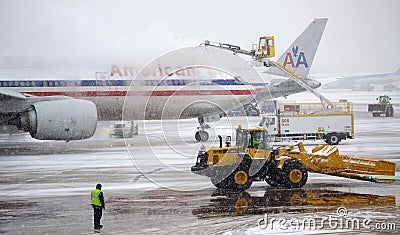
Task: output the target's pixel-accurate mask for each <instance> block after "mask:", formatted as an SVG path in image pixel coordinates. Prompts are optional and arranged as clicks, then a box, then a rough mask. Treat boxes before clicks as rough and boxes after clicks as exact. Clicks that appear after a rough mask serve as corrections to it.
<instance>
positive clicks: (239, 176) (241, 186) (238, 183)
mask: <svg viewBox="0 0 400 235" xmlns="http://www.w3.org/2000/svg"><path fill="white" fill-rule="evenodd" d="M229 179H230V180H229V181H230V186H231V188H232V189H235V190H246V189H248V188H250V186H251V184H252V183H253V181H252V179H251V177H250V175H249V170H248V168H247V167H245V166H243V165H239V167H238V168H237V169H236V170H235V171H234V172H233V173H232V174H231V175H230V176H229Z"/></svg>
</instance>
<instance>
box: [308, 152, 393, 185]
mask: <svg viewBox="0 0 400 235" xmlns="http://www.w3.org/2000/svg"><path fill="white" fill-rule="evenodd" d="M308 157H309V159H310V162H311V163H312V164H313V166H312V167H308V168H311V170H312V171H314V172H317V173H321V174H330V175H336V176H342V177H348V178H353V179H361V180H370V181H377V180H376V179H377V178H371V177H370V178H368V179H367V178H365V177H363V176H365V175H384V176H394V175H395V170H396V163H394V162H390V161H386V160H382V159H373V158H367V157H362V156H349V155H344V154H339V150H338V148H337V146H333V145H318V146H316V147H315V148H313V150H312V153H310V154H308Z"/></svg>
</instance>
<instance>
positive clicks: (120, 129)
mask: <svg viewBox="0 0 400 235" xmlns="http://www.w3.org/2000/svg"><path fill="white" fill-rule="evenodd" d="M138 132H139V128H138V125H135V124H134V122H133V121H121V122H116V123H114V124H113V125H112V126H111V127H110V131H109V135H110V137H113V136H116V137H123V138H126V137H127V138H132V137H133V136H134V135H137V134H138Z"/></svg>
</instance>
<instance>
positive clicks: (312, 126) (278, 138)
mask: <svg viewBox="0 0 400 235" xmlns="http://www.w3.org/2000/svg"><path fill="white" fill-rule="evenodd" d="M324 105H326V104H323V103H319V102H296V101H278V100H273V101H271V103H270V104H269V107H270V109H269V110H270V111H269V113H265V114H262V120H261V122H260V124H259V126H260V127H263V128H265V129H266V130H267V132H268V135H269V137H270V139H271V141H273V142H282V141H292V140H320V139H323V140H325V142H326V143H327V144H331V145H337V144H339V143H340V141H342V140H345V139H348V138H349V139H354V115H353V110H352V103H351V102H332V103H331V104H329V105H330V107H324Z"/></svg>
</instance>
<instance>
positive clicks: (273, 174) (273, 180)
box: [264, 165, 283, 187]
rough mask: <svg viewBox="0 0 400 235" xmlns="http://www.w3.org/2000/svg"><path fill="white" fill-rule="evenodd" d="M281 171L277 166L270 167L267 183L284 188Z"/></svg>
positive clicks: (266, 178) (266, 177)
mask: <svg viewBox="0 0 400 235" xmlns="http://www.w3.org/2000/svg"><path fill="white" fill-rule="evenodd" d="M280 171H281V170H278V169H276V167H275V165H270V166H268V168H267V174H266V176H265V179H264V180H265V182H267V184H269V185H270V186H273V187H279V186H283V184H282V182H281V180H279V179H280V178H279V174H280Z"/></svg>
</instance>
